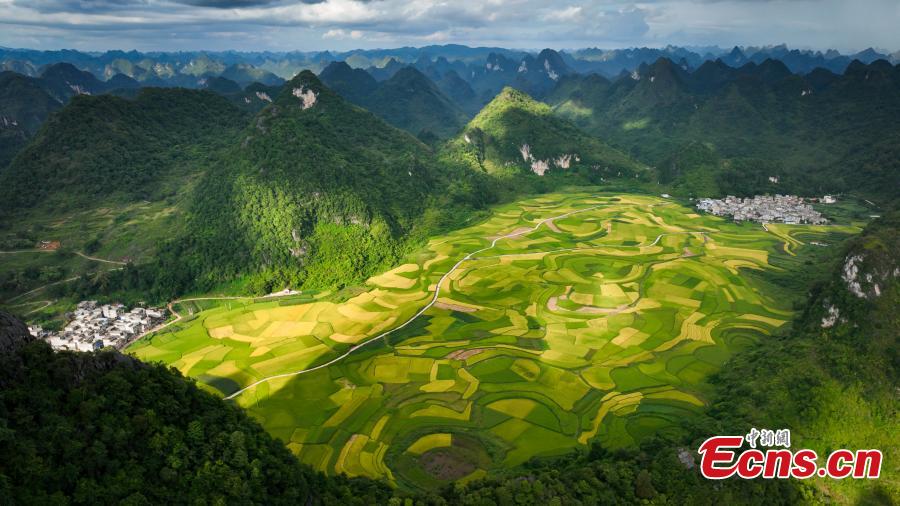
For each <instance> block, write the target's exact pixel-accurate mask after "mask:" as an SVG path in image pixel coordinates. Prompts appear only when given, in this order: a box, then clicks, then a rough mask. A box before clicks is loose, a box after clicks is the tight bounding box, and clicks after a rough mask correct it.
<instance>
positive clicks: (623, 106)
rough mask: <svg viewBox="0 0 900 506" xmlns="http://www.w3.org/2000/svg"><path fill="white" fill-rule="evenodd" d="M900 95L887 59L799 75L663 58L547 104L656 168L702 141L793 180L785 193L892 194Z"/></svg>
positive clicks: (581, 83)
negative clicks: (692, 66)
mask: <svg viewBox="0 0 900 506" xmlns="http://www.w3.org/2000/svg"><path fill="white" fill-rule="evenodd" d="M898 89H900V70H898V67H894V66H891V65H890V64H889V63H887V62H885V61H876V62H873V63H872V64H869V65H866V64H862V63H860V62H854V63H852V64H851V65H850V66H849V67H848V69H847V71H846V73H845V74H844V75H835V74H832V73H830V72H828V71H825V70H818V71H814V72H812V73H810V74H808V75H796V74H792V73H791V72H790V71H789V70H788V68H787V67H786V66H785V65H784V64H783V63H781V62H779V61H776V60H766V61H764V62H762V63H760V64H755V63H749V64H747V65H745V66H743V67H740V68H732V67H729V66H727V65H725V64H724V63H722V62H721V61H715V62H711V61H708V62H706V63H704V64H703V65H702V66H701V67H700V68H698V69H697V70H695V71H694V72H688V71H687V70H685V69H683V68H682V67H681V66H679V65H676V64H675V63H673V62H672V61H670V60H668V59H660V60H658V61H657V62H656V63H654V64H652V65H642V66H641V67H639V68H638V69H637V70H635V71H634V72H632V73H631V74H629V75H627V76H626V77H623V78H621V79H618V80H615V81H609V80H607V79H604V78H602V77H599V76H596V75H593V76H570V77H568V78H565V79H563V80H561V82H560V84H559V86H558V87H557V88H556V89H555V90H554V91H553V92H552V93H551V94H550V95H549V97H548V99H547V100H548V102H549V103H551V104H552V105H553V106H554V110H555V112H556V113H557V114H558V115H560V116H562V117H565V118H568V119H570V120H571V121H573V122H574V123H575V124H577V125H579V126H580V127H582V128H584V129H585V130H586V131H588V132H589V133H591V134H594V135H597V136H600V137H601V138H605V139H607V140H608V141H609V142H610V143H611V144H613V145H615V146H618V147H620V148H622V149H623V150H624V151H626V152H628V153H630V154H631V155H632V156H634V157H636V158H638V159H640V160H642V161H645V162H646V163H648V164H651V165H659V164H662V163H664V162H665V161H666V159H668V158H670V157H671V156H672V155H673V154H675V153H677V152H679V151H681V150H682V149H683V146H685V145H686V144H689V143H692V142H699V143H703V144H705V145H707V146H708V147H710V148H711V149H712V150H714V151H715V152H716V153H718V156H721V157H722V158H725V159H742V158H743V159H752V160H753V162H752V163H748V164H747V165H748V168H747V169H746V170H749V171H753V172H754V174H753V175H752V178H755V179H762V180H767V179H768V177H769V176H771V177H776V178H779V179H781V180H783V181H786V182H787V183H781V185H780V186H778V187H777V189H778V190H779V191H780V192H782V193H790V192H801V193H804V194H815V193H827V192H839V191H845V190H849V189H855V190H861V191H865V192H868V193H871V194H881V195H882V196H883V197H887V196H888V194H887V193H885V192H887V191H888V190H889V189H892V188H897V187H900V179H898V177H900V171H898V170H897V165H896V162H895V161H894V160H896V158H897V157H896V156H893V155H894V154H895V153H896V151H895V150H894V148H893V146H895V145H897V143H896V142H893V140H894V139H896V138H897V135H898V134H900V128H898V124H897V122H896V121H895V119H896V118H897V117H898V114H900V93H898ZM876 144H877V146H878V149H873V148H874V146H875V145H876ZM758 160H764V161H763V162H762V163H757V161H758ZM765 160H768V162H765ZM772 161H776V162H775V163H774V166H773V164H772ZM666 170H667V169H666ZM734 177H744V175H741V174H730V175H729V174H725V175H721V176H720V177H719V179H720V180H722V184H720V185H718V187H716V186H713V187H712V188H707V191H708V193H707V194H718V193H721V192H722V191H723V190H730V189H731V188H732V187H734V186H739V185H735V184H733V181H729V180H730V179H733V178H734ZM743 191H744V192H746V193H751V194H752V193H754V192H756V191H758V188H751V187H745V188H744V189H743Z"/></svg>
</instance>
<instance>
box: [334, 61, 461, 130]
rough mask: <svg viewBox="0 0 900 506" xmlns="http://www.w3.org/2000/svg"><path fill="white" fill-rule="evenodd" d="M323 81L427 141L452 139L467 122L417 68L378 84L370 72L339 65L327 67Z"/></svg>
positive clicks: (389, 121) (458, 110)
mask: <svg viewBox="0 0 900 506" xmlns="http://www.w3.org/2000/svg"><path fill="white" fill-rule="evenodd" d="M320 78H321V79H322V82H323V83H325V85H327V86H328V87H329V88H331V89H333V90H334V91H336V92H337V93H339V94H340V95H341V96H342V97H344V98H346V99H347V100H348V101H350V102H352V103H354V104H356V105H358V106H360V107H364V108H366V109H368V110H370V111H372V112H373V113H375V115H377V116H378V117H379V118H381V119H383V120H385V121H386V122H388V123H390V124H391V125H393V126H395V127H397V128H400V129H402V130H406V131H407V132H409V133H411V134H413V135H415V136H417V137H419V138H420V139H422V140H424V141H426V142H429V141H432V140H434V141H436V140H437V139H446V138H449V137H451V136H452V135H454V134H456V133H457V131H458V130H459V128H460V127H461V126H462V125H463V124H465V121H466V115H465V114H464V113H463V112H462V111H461V110H460V108H459V106H458V105H457V104H456V103H454V101H453V100H451V99H450V98H449V97H447V96H446V95H445V94H444V93H443V92H442V91H441V90H440V89H439V88H438V86H437V85H436V84H435V83H434V82H432V81H431V80H430V79H428V77H426V76H425V75H424V74H422V72H420V71H418V70H417V69H415V68H414V67H404V68H402V69H400V70H399V71H397V73H395V74H394V75H393V76H392V77H391V78H390V79H388V80H386V81H384V82H382V83H378V82H377V81H375V79H374V78H373V77H372V76H371V75H369V74H368V73H366V71H364V70H361V69H352V68H350V66H349V65H347V64H346V63H344V62H339V63H332V64H331V65H329V66H328V67H326V68H325V69H324V70H323V71H322V74H321V75H320Z"/></svg>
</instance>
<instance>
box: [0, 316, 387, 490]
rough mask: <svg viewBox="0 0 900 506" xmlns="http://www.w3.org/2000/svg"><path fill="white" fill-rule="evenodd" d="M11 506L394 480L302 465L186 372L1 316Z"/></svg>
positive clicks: (1, 407)
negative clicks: (54, 336)
mask: <svg viewBox="0 0 900 506" xmlns="http://www.w3.org/2000/svg"><path fill="white" fill-rule="evenodd" d="M0 344H2V345H0V503H3V504H131V505H142V504H359V505H364V504H365V505H368V504H375V503H382V502H385V501H386V500H387V498H388V497H389V495H390V491H389V489H387V487H385V486H384V485H381V484H378V483H376V482H372V481H368V480H348V479H345V478H329V477H325V476H323V475H322V474H320V473H317V472H314V471H313V470H311V469H309V468H308V467H306V466H304V465H302V464H300V463H298V462H297V461H296V459H295V458H294V457H293V456H292V455H291V453H290V451H288V449H287V448H286V447H285V446H284V445H283V444H282V443H281V442H279V441H276V440H273V439H272V438H271V437H270V436H269V435H268V434H267V433H266V432H265V431H264V430H263V429H262V427H260V426H259V424H257V423H256V422H255V421H253V420H252V419H250V418H249V417H248V416H247V415H246V414H245V413H244V412H243V411H242V410H241V409H239V408H236V407H234V406H231V405H228V404H226V403H224V402H222V400H221V399H218V398H216V397H214V396H212V395H211V394H209V393H206V392H204V391H202V390H200V389H199V388H197V386H196V385H195V384H194V383H193V382H192V381H190V380H187V379H185V378H183V377H181V376H180V375H179V374H178V373H177V372H176V371H175V370H167V369H166V368H164V367H162V366H159V365H148V364H144V363H141V362H138V361H137V360H134V359H132V358H130V357H125V356H123V355H119V354H118V353H115V352H98V353H58V352H54V351H53V350H52V349H50V346H49V345H48V344H46V343H44V342H43V341H36V340H32V338H31V337H30V336H29V335H28V331H27V329H26V328H25V326H24V325H22V324H21V323H19V322H16V321H14V320H13V319H12V318H11V317H9V315H8V314H6V313H0Z"/></svg>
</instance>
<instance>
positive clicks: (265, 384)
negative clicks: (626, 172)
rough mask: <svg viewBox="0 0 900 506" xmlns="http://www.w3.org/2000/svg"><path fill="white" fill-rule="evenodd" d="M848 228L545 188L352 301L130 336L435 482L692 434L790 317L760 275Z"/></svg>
mask: <svg viewBox="0 0 900 506" xmlns="http://www.w3.org/2000/svg"><path fill="white" fill-rule="evenodd" d="M852 232H854V230H853V229H851V228H840V227H822V228H815V229H814V228H800V227H797V228H790V229H787V228H786V229H779V230H778V231H777V233H769V232H766V231H764V230H762V228H760V227H747V226H741V225H735V224H732V223H730V222H727V221H724V220H722V219H719V218H714V217H708V216H697V215H695V214H693V213H692V212H691V210H690V209H688V208H685V207H683V206H680V205H678V204H675V203H673V202H670V201H666V200H662V199H657V198H653V197H647V196H638V195H603V194H592V193H573V194H552V195H544V196H541V197H538V198H532V199H528V200H523V201H520V202H517V203H515V204H510V205H506V206H502V207H499V208H497V209H496V211H495V212H494V214H493V216H492V217H491V218H490V219H488V220H487V221H485V222H484V223H481V224H479V225H477V226H473V227H470V228H467V229H463V230H459V231H456V232H453V233H450V234H447V235H445V236H443V237H440V238H435V239H434V240H432V241H431V242H430V243H429V244H428V245H427V246H426V247H425V248H423V249H422V250H421V251H418V252H416V253H415V254H413V255H411V256H410V257H409V259H408V261H407V263H405V264H404V265H401V266H399V267H397V268H396V269H393V270H391V271H389V272H387V273H384V274H382V275H379V276H376V277H373V278H372V279H370V280H369V283H368V284H369V290H368V291H366V292H364V293H362V294H360V295H357V296H355V297H353V298H351V299H349V300H347V301H345V302H340V303H336V302H326V301H315V302H310V303H305V304H292V305H281V304H279V303H277V302H265V303H253V304H238V305H235V306H234V307H231V308H228V307H227V306H220V307H217V308H214V309H210V310H207V311H202V312H200V313H198V314H197V316H196V318H194V319H193V320H192V321H190V322H188V323H185V324H183V325H181V326H180V327H178V328H176V329H175V330H174V331H173V332H171V333H165V334H160V335H157V336H154V337H153V338H151V339H149V340H146V341H144V342H141V343H139V344H138V345H136V346H135V347H134V348H133V349H132V351H133V353H135V354H136V355H138V356H139V357H141V358H145V359H151V360H162V361H165V362H167V363H169V364H172V365H174V366H175V367H177V368H179V369H180V370H181V371H182V372H184V373H185V374H188V375H191V376H193V377H196V378H197V379H198V380H199V381H200V382H201V384H204V385H206V387H207V388H209V389H211V390H213V391H218V392H220V393H221V394H223V395H231V394H234V393H236V392H240V393H239V395H236V397H235V400H236V402H238V403H239V404H240V405H241V406H243V407H245V408H246V409H247V410H249V412H250V413H252V414H253V416H255V417H256V418H257V419H259V420H260V422H261V423H262V424H263V426H264V427H266V429H267V430H268V431H270V432H271V433H272V434H273V435H275V436H276V437H279V438H281V439H282V440H283V441H285V442H286V443H287V444H288V446H289V447H290V448H291V449H292V450H293V451H294V452H295V453H296V454H297V455H298V457H299V458H300V459H301V460H302V461H304V462H306V463H308V464H310V465H312V466H314V467H315V468H317V469H321V470H323V471H325V472H328V473H345V474H348V475H351V476H371V477H380V478H385V479H387V480H389V481H391V482H393V483H396V484H397V485H399V486H403V487H411V488H432V487H437V486H441V485H443V484H446V483H449V482H451V481H460V480H461V481H465V480H471V479H476V478H478V477H481V476H483V475H484V474H485V473H487V472H488V471H490V470H492V469H496V468H501V467H510V466H516V465H519V464H522V463H524V462H526V461H527V460H529V459H531V458H535V457H547V456H553V455H558V454H561V453H564V452H567V451H571V450H573V449H575V448H578V447H582V446H584V445H587V444H590V443H592V442H595V441H599V442H600V443H601V444H603V445H605V446H607V447H610V448H616V447H626V446H631V445H634V444H636V443H638V442H639V441H641V440H642V439H643V438H646V437H648V436H650V435H653V434H660V433H669V432H674V431H677V430H679V429H678V426H679V425H678V423H677V422H678V421H679V420H681V419H683V418H684V417H687V416H691V414H692V413H695V412H696V411H697V410H699V409H701V408H702V407H703V406H704V405H705V402H706V399H707V396H708V394H709V386H708V385H707V383H706V379H707V377H708V376H709V375H710V374H712V373H713V372H715V371H716V370H718V369H719V368H720V367H721V366H722V364H723V363H724V362H725V360H727V358H728V357H729V356H731V355H732V354H733V353H734V352H735V351H737V350H740V349H741V348H742V347H745V346H747V345H748V344H749V343H752V342H755V341H758V340H760V339H765V338H766V336H768V335H770V334H772V333H774V332H777V331H778V330H779V329H780V328H783V327H784V326H785V325H786V324H787V323H788V322H789V320H790V318H791V312H790V307H791V302H792V300H790V297H789V296H785V293H784V292H778V291H776V290H773V289H772V288H771V287H770V284H768V283H766V282H765V281H764V280H765V276H766V275H767V273H778V272H779V271H783V270H785V269H787V266H789V265H791V262H796V261H798V260H802V259H803V258H804V255H805V254H806V252H807V250H809V249H810V248H807V247H806V241H808V240H809V239H810V238H815V237H820V236H821V237H823V238H824V237H827V238H829V241H830V242H833V241H834V240H837V239H839V236H840V235H841V234H849V233H852ZM461 260H463V261H461ZM748 272H754V273H755V274H754V275H752V276H751V275H747V273H748ZM436 291H438V293H437V294H436V293H435V292H436ZM404 324H405V325H404ZM391 329H396V330H393V331H392V330H391ZM385 332H387V333H386V334H385ZM381 335H383V337H379V336H381ZM361 344H365V347H364V348H359V349H356V350H355V351H353V352H352V353H349V354H348V350H352V349H353V347H354V346H359V345H361ZM332 361H333V363H332ZM324 364H330V365H328V366H327V367H318V366H321V365H324ZM309 369H312V370H309ZM272 376H279V377H276V378H271V377H272ZM257 382H258V384H256V385H255V386H252V387H250V388H247V389H246V390H245V391H241V389H242V388H245V387H247V386H248V385H253V384H254V383H257Z"/></svg>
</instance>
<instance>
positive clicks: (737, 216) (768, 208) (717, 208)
mask: <svg viewBox="0 0 900 506" xmlns="http://www.w3.org/2000/svg"><path fill="white" fill-rule="evenodd" d="M816 201H820V202H822V203H825V204H833V203H834V202H836V200H835V198H834V197H832V196H831V195H825V196H824V197H823V198H822V199H816ZM696 207H697V210H699V211H704V212H707V213H710V214H714V215H716V216H731V217H732V219H734V221H758V222H761V223H786V224H788V225H799V224H801V223H803V224H811V225H824V224H826V223H828V220H827V219H825V217H823V216H822V214H821V213H819V212H818V211H816V210H815V209H813V207H812V206H811V205H809V204H808V203H806V200H805V199H803V197H798V196H796V195H775V196H769V195H756V196H754V197H752V198H749V197H748V198H743V199H742V198H740V197H734V196H731V195H729V196H727V197H725V198H724V199H699V200H698V201H697V204H696Z"/></svg>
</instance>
